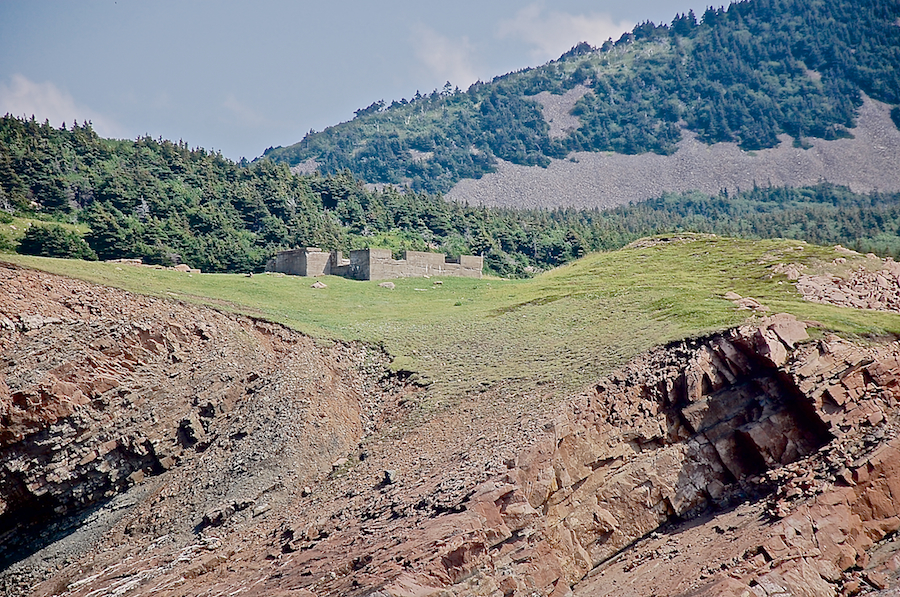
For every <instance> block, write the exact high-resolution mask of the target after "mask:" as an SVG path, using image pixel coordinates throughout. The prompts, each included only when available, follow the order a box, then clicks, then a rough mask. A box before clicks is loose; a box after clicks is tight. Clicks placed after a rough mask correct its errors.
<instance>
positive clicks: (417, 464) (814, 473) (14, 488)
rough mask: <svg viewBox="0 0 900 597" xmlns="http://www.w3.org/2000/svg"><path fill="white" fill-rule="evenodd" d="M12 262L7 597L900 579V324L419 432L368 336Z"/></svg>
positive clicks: (580, 589)
mask: <svg viewBox="0 0 900 597" xmlns="http://www.w3.org/2000/svg"><path fill="white" fill-rule="evenodd" d="M2 271H3V275H4V276H5V278H4V280H3V281H4V283H5V285H4V286H3V287H4V288H15V287H16V286H15V285H16V284H17V283H18V284H19V285H20V286H21V288H22V289H21V290H13V291H11V292H9V293H8V294H9V296H5V295H3V299H2V300H3V301H5V302H4V303H3V308H2V309H0V310H2V312H3V313H4V314H6V319H5V320H0V322H2V321H7V322H8V323H6V324H3V325H5V331H4V335H3V336H2V338H3V340H2V342H3V344H2V351H3V355H4V359H5V360H4V361H3V363H4V364H3V369H2V375H3V377H2V382H3V384H2V385H0V388H2V393H0V398H2V400H3V402H2V404H3V405H4V409H5V410H4V411H3V416H4V417H5V418H4V426H3V433H4V435H3V440H2V441H3V444H2V446H3V447H2V451H0V471H2V475H4V476H3V477H2V485H0V488H2V489H3V493H2V497H3V500H4V503H3V504H4V508H5V509H6V512H7V515H6V516H5V518H4V520H5V521H6V522H5V524H6V525H7V526H6V528H7V529H9V531H11V532H7V534H6V536H5V537H4V539H3V541H4V543H3V544H4V546H5V547H4V549H5V550H6V551H5V557H6V558H7V559H6V562H7V566H8V568H7V570H6V572H5V573H4V574H3V577H2V578H3V579H4V581H3V582H4V583H5V585H4V586H5V587H6V589H7V592H11V593H15V592H23V591H24V588H25V587H30V589H29V591H30V592H31V593H33V594H37V595H51V594H61V595H91V596H92V597H98V596H100V595H139V594H154V595H188V594H241V593H245V594H269V595H288V594H290V595H305V596H307V597H308V596H309V595H338V594H344V595H381V596H387V595H393V596H398V597H399V596H407V595H408V596H424V595H492V596H493V595H495V596H497V597H500V596H508V595H526V594H527V595H531V594H544V595H567V594H572V593H573V592H574V594H584V595H607V594H608V595H648V594H659V595H725V594H733V595H748V596H752V595H837V594H848V595H849V594H856V593H859V592H865V591H875V590H877V589H881V588H885V587H896V586H898V585H900V581H898V576H897V570H898V569H900V555H898V553H900V552H898V547H900V544H898V542H896V531H897V529H898V528H900V458H898V457H900V442H898V439H897V437H898V433H897V431H898V429H900V409H898V399H900V346H898V345H897V344H896V343H894V342H889V341H885V342H875V341H872V342H868V343H865V344H863V343H859V342H855V343H854V342H849V341H847V340H844V339H841V338H838V337H836V336H831V335H823V334H821V333H819V334H817V336H819V337H818V339H810V338H809V335H808V329H807V326H806V324H804V323H802V322H798V321H796V320H794V319H793V318H791V317H790V316H784V315H775V316H771V317H767V318H760V319H757V320H756V321H755V323H753V324H752V325H747V326H745V327H742V328H739V329H735V330H731V331H728V332H726V333H722V334H716V335H713V336H710V337H706V338H698V339H692V340H687V341H683V342H678V343H675V344H672V345H670V346H666V347H662V348H660V349H658V350H655V351H653V352H652V353H649V354H647V355H644V356H642V357H640V358H638V359H636V360H634V361H633V362H631V363H630V364H629V365H627V366H626V367H624V368H622V369H621V370H620V371H618V372H617V373H615V374H613V375H611V376H609V377H608V378H606V379H602V380H598V382H597V383H596V385H595V386H594V387H593V388H591V389H590V390H589V391H586V392H584V393H582V394H580V395H578V396H573V397H572V398H571V399H570V400H568V401H567V402H566V404H564V405H562V406H561V407H557V408H556V410H555V411H552V409H551V411H549V412H550V413H551V414H544V413H523V412H518V413H516V412H515V408H513V405H512V404H511V403H508V404H507V405H506V406H505V407H504V406H503V403H502V399H503V397H502V396H494V397H487V398H483V399H482V401H483V402H484V403H485V404H486V406H485V408H484V409H481V410H479V408H478V407H477V405H470V406H464V407H460V409H458V410H457V411H454V412H451V413H449V414H447V415H446V416H442V417H439V418H438V419H437V420H436V421H432V422H423V423H422V424H421V425H418V426H415V427H407V428H406V431H402V432H401V431H397V430H396V429H394V423H395V422H396V421H397V418H396V417H398V416H400V413H402V412H403V411H402V407H399V406H397V405H398V404H399V402H401V400H400V398H401V396H402V393H403V392H404V391H405V390H403V389H402V388H399V387H397V386H393V385H385V382H384V378H383V374H382V373H380V371H382V370H381V369H380V368H379V366H378V364H379V361H378V355H375V354H372V353H370V352H367V351H366V350H365V349H363V348H361V347H352V346H345V345H332V346H328V347H325V348H323V347H319V346H316V345H315V344H314V343H312V342H310V341H309V340H308V339H305V338H303V337H301V336H298V335H296V334H293V333H291V332H289V331H287V330H284V329H282V328H279V327H277V326H272V325H269V324H263V323H260V322H255V321H252V320H249V319H245V318H239V317H232V316H227V315H223V314H221V313H216V312H213V311H208V310H205V309H196V308H192V307H187V306H184V305H180V304H172V303H169V302H166V301H157V300H153V299H145V298H140V297H133V296H129V295H126V294H125V293H119V292H117V291H112V290H108V289H102V288H98V287H93V286H89V285H86V284H81V283H77V282H72V281H68V280H62V279H59V278H54V277H51V276H46V275H44V274H36V273H33V272H25V271H22V270H2ZM34 288H37V289H39V290H40V291H39V292H34V291H33V289H34ZM29 289H32V290H29ZM73 290H75V292H72V291H73ZM72 297H75V298H72ZM79 301H80V303H79ZM78 304H81V305H83V308H82V307H79V306H78ZM98 308H99V312H98V311H97V309H98ZM92 309H93V312H92ZM117 311H118V312H117ZM37 315H40V321H38V319H37V318H36V316H37ZM113 322H117V323H113ZM66 384H68V385H66ZM467 409H469V410H467ZM491 413H493V415H492V416H488V415H489V414H491ZM532 414H533V417H534V421H533V422H528V421H529V416H530V415H532ZM369 431H374V432H375V433H374V434H373V435H367V434H368V432H369ZM367 437H368V439H366V438H367ZM360 441H362V444H361V445H360ZM51 511H53V512H54V514H53V515H52V517H55V516H62V518H52V517H50V518H52V520H54V521H56V522H53V523H52V524H50V525H48V524H47V520H48V513H49V512H51ZM54 525H55V526H54ZM26 533H30V534H26ZM41 533H44V535H46V536H47V537H48V539H47V540H43V541H40V542H39V544H38V545H37V546H34V547H30V546H26V543H25V541H23V540H20V538H22V537H37V538H38V539H39V540H40V539H41V538H42V534H41ZM54 533H55V534H54ZM49 539H53V540H54V541H53V542H51V541H50V540H49ZM29 548H30V550H32V551H35V550H36V551H35V553H34V555H32V556H30V557H24V556H26V555H27V553H28V552H29ZM39 548H40V549H39ZM11 562H15V563H11Z"/></svg>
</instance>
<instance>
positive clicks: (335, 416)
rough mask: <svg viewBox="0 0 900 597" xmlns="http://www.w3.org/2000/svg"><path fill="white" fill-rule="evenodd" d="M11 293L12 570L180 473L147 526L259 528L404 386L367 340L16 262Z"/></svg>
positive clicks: (6, 280) (3, 556) (2, 365)
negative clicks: (314, 334)
mask: <svg viewBox="0 0 900 597" xmlns="http://www.w3.org/2000/svg"><path fill="white" fill-rule="evenodd" d="M0 288H2V292H0V354H2V361H0V422H2V424H0V562H2V564H3V566H2V567H4V568H5V567H7V566H11V565H12V564H13V563H14V562H17V561H19V560H21V559H22V558H23V557H26V556H27V555H28V554H29V553H31V552H33V551H35V550H37V549H40V548H42V547H44V546H46V545H50V544H53V543H54V542H57V543H58V542H59V541H60V540H61V538H64V537H66V536H68V535H69V534H71V533H72V532H73V529H75V528H77V527H78V526H79V525H81V524H83V523H84V522H85V520H88V519H90V517H91V515H92V513H94V512H96V511H97V509H98V508H101V507H103V506H105V505H107V504H109V503H110V501H111V500H113V499H115V498H116V497H117V496H119V495H121V494H123V492H127V491H129V490H130V489H131V488H136V489H137V490H145V491H152V490H153V489H159V482H160V480H162V479H168V478H170V476H167V475H166V473H167V472H169V471H175V470H178V471H180V472H179V473H178V474H179V477H180V478H181V479H182V481H181V482H180V483H174V484H173V483H170V484H169V486H167V487H166V488H165V490H164V491H162V492H161V494H160V495H155V496H151V501H152V503H153V504H155V507H154V512H153V517H152V518H151V520H149V521H145V523H144V527H145V528H144V529H143V532H146V533H158V535H164V534H167V533H168V534H171V535H172V536H181V539H180V540H179V541H180V542H182V543H190V542H192V541H193V540H194V536H195V534H196V533H197V532H199V531H201V530H202V529H203V528H205V527H214V526H217V525H221V524H222V523H223V522H224V520H225V519H228V518H232V517H233V518H236V519H243V518H246V519H250V518H252V516H253V515H255V514H258V513H259V511H260V510H265V509H268V508H271V507H273V506H274V505H277V504H278V503H279V501H280V500H282V499H284V497H285V496H289V495H292V494H293V486H295V485H300V486H303V485H305V484H308V483H310V482H313V481H315V480H316V479H318V478H320V477H321V476H322V475H323V474H326V473H327V472H330V470H331V464H332V463H333V462H334V460H335V459H337V458H339V457H340V456H342V455H344V454H346V453H347V452H348V451H349V450H351V449H353V447H355V446H356V445H357V444H358V443H359V441H360V439H361V438H362V437H363V436H364V435H365V434H366V433H368V432H370V431H371V427H372V425H373V424H374V423H375V422H376V419H377V417H378V416H379V412H380V409H381V401H382V398H383V396H384V395H386V394H385V392H389V391H391V390H390V386H389V385H388V386H384V387H383V386H382V382H381V381H380V380H383V379H384V372H385V371H386V370H385V368H384V365H385V359H384V355H382V354H380V353H379V352H377V351H373V350H370V349H368V348H365V347H362V346H354V345H348V344H340V343H335V344H331V345H325V344H322V345H317V344H316V343H315V342H314V341H312V340H311V339H309V338H307V337H304V336H302V335H300V334H297V333H295V332H292V331H290V330H287V329H285V328H283V327H281V326H278V325H273V324H269V323H265V322H261V321H255V320H252V319H249V318H246V317H238V316H232V315H226V314H223V313H219V312H216V311H213V310H210V309H200V308H196V307H191V306H187V305H184V304H180V303H175V302H171V301H164V300H159V299H154V298H148V297H140V296H135V295H130V294H128V293H125V292H121V291H117V290H114V289H109V288H102V287H97V286H93V285H90V284H86V283H83V282H79V281H74V280H66V279H64V278H59V277H56V276H50V275H48V274H43V273H38V272H34V271H28V270H22V269H18V268H12V267H6V266H4V267H0ZM323 413H327V416H324V415H323ZM173 498H177V499H173ZM135 502H136V500H134V499H132V500H131V501H130V502H128V503H127V506H128V507H129V508H130V507H131V506H133V505H134V504H135ZM107 509H108V508H107ZM113 509H115V508H113ZM125 512H127V509H124V508H123V509H122V512H121V513H120V514H119V515H118V516H119V517H120V516H121V515H122V514H124V513H125ZM116 520H117V517H116V516H113V517H111V518H110V519H109V524H110V525H111V524H114V523H115V521H116ZM97 532H99V533H101V534H102V532H103V529H100V530H98V531H97ZM130 532H131V533H134V532H136V529H132V530H131V531H130ZM93 539H96V537H94V538H91V540H93ZM68 555H71V554H68ZM67 557H68V556H67V555H66V554H63V555H61V556H60V557H59V560H60V561H64V560H65V559H66V558H67ZM46 559H47V560H48V561H49V562H50V563H49V564H46V565H38V566H37V568H40V569H41V570H37V569H36V570H35V575H36V576H37V577H40V576H41V575H43V574H47V573H48V570H50V571H51V572H50V573H51V574H52V567H53V566H54V565H56V564H57V562H55V561H53V560H54V558H51V557H48V558H46ZM42 566H43V568H42ZM46 566H50V568H49V569H47V568H46ZM17 578H18V581H19V582H21V581H23V579H24V580H27V579H28V578H29V572H28V570H25V569H23V570H20V574H19V575H18V576H17ZM9 590H11V589H9Z"/></svg>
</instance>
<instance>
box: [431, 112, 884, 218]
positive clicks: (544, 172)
mask: <svg viewBox="0 0 900 597" xmlns="http://www.w3.org/2000/svg"><path fill="white" fill-rule="evenodd" d="M851 133H852V134H853V137H854V138H852V139H839V140H836V141H825V140H822V139H808V142H809V144H810V148H809V149H801V148H797V147H793V142H792V139H791V138H790V137H788V136H787V135H782V137H781V144H780V145H779V146H778V147H775V148H773V149H763V150H760V151H750V152H748V151H742V150H741V149H740V148H739V147H738V146H737V145H735V144H734V143H717V144H714V145H706V144H705V143H702V142H700V141H698V140H697V139H696V138H695V137H694V136H692V134H691V133H690V132H688V131H685V132H684V139H683V140H682V141H681V142H680V143H679V144H678V151H676V152H675V153H674V154H673V155H671V156H661V155H656V154H649V153H648V154H641V155H623V154H613V153H587V152H576V153H573V154H571V155H570V156H569V158H567V159H565V160H553V161H552V162H551V164H550V166H549V167H547V168H539V167H537V166H533V167H528V166H517V165H515V164H511V163H509V162H503V161H500V163H499V164H498V167H497V172H495V173H493V174H487V175H485V176H484V177H482V178H481V179H479V180H463V181H460V182H459V183H457V185H456V186H454V187H453V189H452V190H451V191H450V192H449V193H448V194H447V197H448V198H449V199H453V200H456V201H460V202H466V201H467V202H468V203H469V204H470V205H488V206H498V207H517V208H555V207H575V208H594V207H598V208H610V207H615V206H617V205H627V204H628V203H629V202H632V201H634V202H637V201H643V200H646V199H652V198H655V197H660V196H662V195H663V194H664V193H666V192H676V193H677V192H686V191H695V190H696V191H702V192H704V193H708V194H711V195H714V194H716V193H718V192H719V191H721V190H722V189H728V191H729V192H736V191H738V190H749V189H751V188H753V185H754V184H756V185H759V186H768V185H772V186H790V187H800V186H807V185H815V184H818V183H820V182H822V181H828V182H831V183H834V184H839V185H845V186H848V187H850V189H852V190H853V191H855V192H858V193H867V192H871V191H873V190H876V189H877V190H879V191H886V192H894V191H900V171H898V169H897V168H896V159H897V158H896V156H897V155H900V131H898V130H897V127H896V126H894V123H893V121H892V120H891V117H890V106H888V105H886V104H883V103H881V102H878V101H876V100H873V99H870V98H868V97H866V98H864V102H863V105H862V107H861V108H860V110H859V114H858V116H857V127H856V128H854V129H853V130H852V131H851Z"/></svg>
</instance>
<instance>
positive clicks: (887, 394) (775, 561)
mask: <svg viewBox="0 0 900 597" xmlns="http://www.w3.org/2000/svg"><path fill="white" fill-rule="evenodd" d="M897 359H898V347H897V346H896V345H894V344H890V345H882V346H879V347H861V346H859V345H856V344H851V343H848V342H844V341H842V340H840V339H839V338H837V337H828V338H826V339H823V340H819V341H809V340H808V335H807V331H806V326H805V325H804V324H803V323H801V322H798V321H796V320H794V319H793V318H792V317H790V316H785V315H776V316H773V317H770V318H766V319H763V320H761V321H760V322H759V325H752V326H746V327H742V328H740V329H736V330H733V331H730V332H728V333H725V334H720V335H715V336H712V337H709V338H704V339H699V340H690V341H684V342H679V343H676V344H673V345H670V346H667V347H664V348H661V349H659V350H656V351H654V352H653V353H651V354H649V355H647V356H645V357H642V358H640V359H638V360H636V361H635V362H633V363H631V364H630V365H629V366H627V367H626V368H624V369H623V370H622V371H621V372H619V373H618V374H616V375H613V376H611V377H609V378H608V379H604V380H603V381H602V382H601V383H599V384H597V386H596V388H595V389H594V391H592V392H589V393H585V394H583V395H580V396H578V397H576V398H575V399H573V400H572V401H571V403H570V404H569V406H568V407H567V409H566V411H565V412H564V413H562V414H560V415H559V416H558V417H557V418H556V419H555V420H553V421H552V422H550V423H549V424H548V426H547V431H548V433H547V436H546V437H545V438H544V439H543V440H542V441H540V442H538V443H536V444H535V445H534V446H533V447H531V448H530V449H528V450H526V451H524V452H523V453H521V454H520V455H519V456H518V457H517V458H516V459H515V460H514V461H511V462H509V463H508V467H509V470H508V472H507V473H506V474H504V475H502V476H499V477H495V478H493V479H491V480H489V481H487V482H485V483H482V484H481V485H479V486H478V487H477V488H476V489H475V491H474V492H473V493H472V494H471V495H469V496H468V497H467V498H466V499H465V500H464V501H463V502H462V503H460V504H459V506H458V507H457V508H455V509H456V510H462V511H456V512H450V513H446V512H445V513H442V514H439V515H434V516H433V517H432V518H430V519H427V520H425V521H424V522H421V523H419V524H417V525H416V527H415V528H409V527H406V528H403V523H402V521H403V519H402V518H400V519H399V520H394V521H393V524H394V525H395V530H394V537H395V540H394V541H389V542H386V541H384V540H383V538H382V540H381V541H371V542H369V543H368V545H367V544H366V541H365V539H362V538H361V540H359V541H357V540H354V541H353V544H354V548H353V550H354V551H353V555H354V559H353V561H352V562H350V563H348V564H347V566H346V567H344V566H342V565H341V564H340V563H339V560H338V561H336V560H335V559H333V556H332V557H331V558H329V559H328V562H327V565H325V566H326V567H323V568H318V567H317V566H318V565H319V563H320V562H322V561H324V560H323V556H324V554H326V553H331V554H333V553H334V551H336V550H335V547H336V546H338V545H340V544H341V541H342V538H341V537H342V535H341V534H340V533H336V534H334V535H332V536H331V537H329V538H328V539H326V540H325V541H321V542H319V543H316V542H313V543H311V544H306V545H305V546H304V548H303V549H304V550H305V552H304V553H303V554H299V555H300V557H299V560H294V561H293V562H292V563H291V564H286V565H285V567H284V574H285V575H288V576H289V575H290V574H291V573H292V572H293V573H296V574H298V575H299V574H301V571H303V572H302V573H304V574H308V575H310V577H311V578H313V579H317V580H316V582H315V583H313V582H310V583H304V582H302V580H301V581H300V582H299V583H298V586H307V587H308V588H310V589H314V590H315V591H316V592H317V593H319V594H323V593H332V592H335V591H337V592H344V591H347V592H362V593H361V594H365V592H368V591H371V590H372V589H375V588H377V589H378V590H379V591H380V593H379V594H382V595H395V596H401V595H409V596H412V595H428V594H442V593H441V591H449V592H450V593H452V594H460V595H469V594H471V595H497V596H500V595H513V594H515V595H519V594H523V595H524V594H533V593H538V594H551V595H565V594H568V593H569V591H570V590H571V588H572V587H573V586H575V588H576V590H578V583H579V582H582V581H583V579H585V577H586V576H588V574H589V573H591V574H592V576H591V578H590V579H589V580H588V581H587V582H593V583H597V582H601V581H605V584H603V583H602V582H601V584H599V585H597V584H595V585H589V586H590V590H588V591H587V592H585V593H584V594H598V593H601V592H604V591H605V592H607V593H608V594H610V595H613V594H619V589H617V588H616V582H614V581H613V580H610V578H608V577H607V578H601V576H602V575H601V576H598V574H599V573H601V572H602V571H603V568H604V566H605V565H607V564H608V563H609V562H614V561H617V560H618V559H619V558H620V557H621V555H622V554H623V553H628V551H629V549H631V548H632V547H633V546H634V545H635V542H636V541H638V540H639V539H641V538H642V537H647V536H648V535H649V534H651V533H653V532H656V531H660V530H662V529H666V528H669V527H670V526H671V525H672V524H675V523H678V522H679V521H690V520H692V519H694V518H695V517H697V516H699V515H701V514H703V515H705V516H709V513H710V512H729V511H731V510H733V508H735V507H736V506H739V505H741V504H744V503H756V504H765V508H764V511H765V515H764V516H762V517H761V518H759V517H758V518H757V520H756V525H757V526H756V527H754V529H755V532H756V533H757V535H758V537H759V541H758V543H756V544H753V545H751V546H750V547H749V548H747V549H745V550H744V551H743V552H741V553H739V554H737V558H736V559H737V560H739V561H740V563H741V564H742V565H743V567H742V568H739V567H737V565H736V562H731V563H727V562H724V561H723V563H725V564H727V565H725V566H722V567H720V566H719V563H718V562H715V560H716V558H717V557H718V555H719V554H715V553H714V554H713V555H711V556H709V558H710V560H712V561H713V562H714V563H715V572H716V573H715V574H713V573H710V571H709V570H706V571H705V573H704V574H701V573H700V572H701V571H700V566H699V565H698V567H697V569H696V570H695V571H692V570H686V573H687V574H688V575H691V576H692V579H691V580H692V583H693V584H691V583H688V586H687V588H689V589H691V590H699V591H701V593H704V594H710V595H714V594H722V591H723V590H726V589H727V590H728V591H735V594H737V595H741V594H745V595H755V594H759V595H767V594H797V595H833V594H837V592H838V591H839V590H841V589H842V588H845V587H851V588H852V586H853V585H852V583H854V582H857V579H858V578H862V577H861V576H860V575H861V574H863V572H862V571H863V570H865V567H866V565H867V564H868V563H869V557H870V556H869V553H870V550H871V549H872V548H873V546H874V545H876V543H877V542H879V541H881V540H882V539H884V538H885V537H887V536H889V535H890V534H891V533H893V532H894V531H896V530H897V527H898V526H900V518H898V517H897V515H898V509H900V499H898V498H900V464H898V463H900V460H898V459H897V457H898V456H900V453H898V448H900V442H898V441H897V440H895V439H893V437H895V435H896V431H895V430H896V425H895V423H896V418H897V417H896V415H897V398H898V396H900V387H898V378H897V376H898V374H900V363H898V360H897ZM876 438H880V439H876ZM851 461H852V462H851ZM791 467H793V468H791ZM807 467H809V469H808V468H807ZM813 469H814V470H815V471H816V472H815V474H813V472H812V470H813ZM813 477H815V480H813ZM767 500H768V501H767ZM779 519H780V521H779ZM697 524H698V525H699V524H700V523H697ZM377 525H378V523H377V522H376V523H375V524H372V525H371V526H372V527H376V526H377ZM711 526H712V525H711V524H710V525H708V526H707V527H706V528H707V532H708V533H712V534H713V536H715V533H714V532H713V531H712V530H711V529H710V527H711ZM365 527H366V525H365V524H363V525H361V528H363V529H364V528H365ZM400 528H403V532H402V533H401V532H400ZM359 530H360V529H359V528H356V529H355V532H357V533H358V532H359ZM363 533H364V534H365V531H363ZM344 540H346V538H344ZM346 544H349V542H347V543H346ZM332 550H334V551H332ZM401 561H402V565H401V564H397V562H401ZM354 562H355V564H354ZM702 564H703V565H710V562H709V561H708V560H707V561H704V562H702ZM732 566H734V567H733V568H732ZM329 570H330V571H334V570H343V571H344V572H343V573H340V574H335V575H333V576H328V577H324V578H325V580H322V579H323V577H322V576H321V574H323V573H324V572H326V571H329ZM592 570H593V572H592ZM733 570H739V573H733V574H732V575H730V576H728V575H727V573H729V572H733ZM657 572H658V571H657ZM716 574H719V575H721V576H723V577H725V578H726V579H727V581H728V582H727V583H725V584H724V585H723V584H721V583H720V581H721V582H725V581H722V580H721V579H720V578H719V576H716ZM872 574H873V575H874V574H875V573H874V572H873V573H872ZM648 575H649V578H655V577H654V575H653V574H651V573H649V572H648ZM294 578H295V579H300V577H299V576H298V577H294ZM866 578H868V577H866ZM873 578H877V576H873ZM885 578H887V577H885ZM713 581H715V582H716V583H720V584H709V583H713ZM886 582H887V581H886ZM763 585H765V586H768V587H770V588H771V587H779V586H780V587H782V593H776V592H772V593H765V592H760V591H763V589H761V588H760V587H761V586H763ZM586 586H587V585H586ZM646 586H647V585H644V587H645V588H646ZM801 586H805V587H814V588H813V589H804V591H805V592H803V591H799V590H798V591H799V592H794V593H791V590H794V589H797V587H801ZM704 587H706V588H704ZM815 587H818V588H815ZM270 588H272V589H274V586H271V587H270ZM737 588H742V590H738V589H737ZM772 590H773V591H775V589H772ZM682 591H683V589H682V590H679V591H675V590H673V587H672V586H668V588H667V587H666V586H665V585H663V586H661V587H659V588H658V593H659V594H679V593H680V592H682ZM742 591H743V592H742ZM751 591H753V592H751ZM634 594H635V595H640V594H648V593H646V592H643V593H642V592H641V589H638V590H637V591H636V592H635V593H634ZM698 594H699V593H698Z"/></svg>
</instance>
